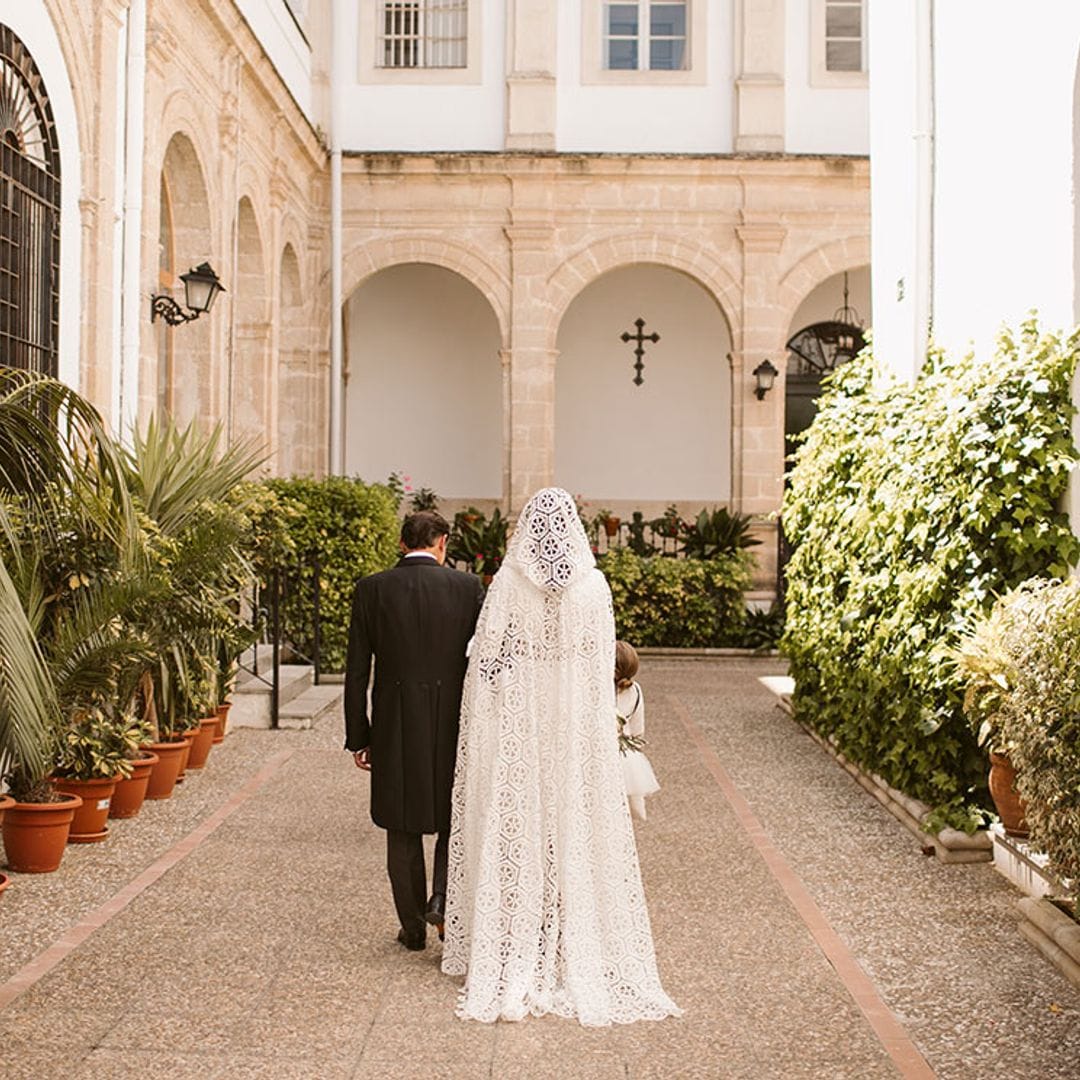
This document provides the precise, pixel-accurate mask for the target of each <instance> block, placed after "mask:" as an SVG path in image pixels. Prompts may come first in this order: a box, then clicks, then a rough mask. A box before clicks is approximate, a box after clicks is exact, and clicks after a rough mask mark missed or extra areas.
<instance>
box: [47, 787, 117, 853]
mask: <svg viewBox="0 0 1080 1080" xmlns="http://www.w3.org/2000/svg"><path fill="white" fill-rule="evenodd" d="M118 779H119V777H116V776H105V777H99V778H97V779H95V780H72V779H70V778H68V777H66V776H54V777H53V778H52V786H53V789H54V790H56V791H62V792H64V793H65V794H67V795H78V796H79V798H80V799H82V806H80V807H79V808H78V809H77V810H76V811H75V817H74V818H73V819H72V821H71V830H70V831H69V832H68V843H69V844H99V843H101V841H102V840H104V839H105V838H106V837H107V836H108V835H109V826H108V824H107V822H108V819H109V806H110V804H111V802H112V797H113V792H114V791H116V781H117V780H118Z"/></svg>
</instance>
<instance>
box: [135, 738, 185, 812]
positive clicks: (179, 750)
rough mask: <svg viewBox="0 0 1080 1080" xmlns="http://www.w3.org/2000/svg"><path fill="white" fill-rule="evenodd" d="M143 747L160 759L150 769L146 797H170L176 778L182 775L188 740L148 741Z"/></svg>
mask: <svg viewBox="0 0 1080 1080" xmlns="http://www.w3.org/2000/svg"><path fill="white" fill-rule="evenodd" d="M142 749H143V750H149V751H150V752H151V753H152V754H155V755H156V756H157V759H158V760H157V762H156V764H154V765H153V766H152V768H151V769H150V780H149V783H147V785H146V798H148V799H168V798H169V797H170V796H171V795H172V793H173V788H174V787H176V778H177V776H179V775H180V764H181V759H182V758H183V755H184V754H185V752H186V751H187V742H186V741H185V740H183V739H177V740H176V741H175V742H156V743H148V744H147V745H146V746H143V747H142Z"/></svg>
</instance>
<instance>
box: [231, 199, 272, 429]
mask: <svg viewBox="0 0 1080 1080" xmlns="http://www.w3.org/2000/svg"><path fill="white" fill-rule="evenodd" d="M236 232H237V240H236V245H237V246H236V250H237V264H236V282H235V285H234V290H235V297H234V300H233V303H234V308H233V311H234V313H235V314H234V318H235V320H236V323H235V328H234V335H235V343H234V350H235V351H234V360H233V364H232V372H231V380H230V382H231V386H230V391H231V393H230V398H231V402H232V408H231V421H232V422H231V434H232V437H233V438H234V439H257V440H261V441H263V442H268V441H269V438H270V431H269V427H268V422H269V417H270V399H271V393H272V389H273V387H272V386H271V379H270V370H269V369H270V363H269V355H270V318H269V312H270V295H269V288H268V286H267V274H266V265H265V262H264V259H263V244H262V237H261V235H260V232H259V223H258V221H257V220H256V218H255V208H254V207H253V206H252V203H251V200H250V199H249V198H248V197H247V196H246V195H245V196H244V197H243V198H241V199H240V202H239V203H238V204H237V208H236Z"/></svg>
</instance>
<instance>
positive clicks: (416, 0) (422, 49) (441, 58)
mask: <svg viewBox="0 0 1080 1080" xmlns="http://www.w3.org/2000/svg"><path fill="white" fill-rule="evenodd" d="M468 7H469V5H468V0H385V2H384V3H383V5H382V35H381V47H380V50H379V56H380V58H381V64H380V66H381V67H386V68H463V67H465V66H466V65H467V63H468V43H469V38H468Z"/></svg>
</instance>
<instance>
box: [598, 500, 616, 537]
mask: <svg viewBox="0 0 1080 1080" xmlns="http://www.w3.org/2000/svg"><path fill="white" fill-rule="evenodd" d="M593 521H594V522H595V523H596V526H597V527H599V528H602V529H603V530H604V532H605V533H606V534H607V536H608V539H613V538H614V537H616V536H618V534H619V526H620V525H621V524H622V519H621V518H619V517H617V516H616V515H615V514H613V513H612V512H611V511H610V510H608V509H607V508H606V507H601V509H599V510H597V511H596V516H595V517H594V518H593Z"/></svg>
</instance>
